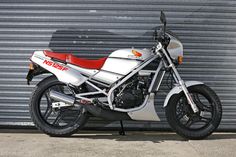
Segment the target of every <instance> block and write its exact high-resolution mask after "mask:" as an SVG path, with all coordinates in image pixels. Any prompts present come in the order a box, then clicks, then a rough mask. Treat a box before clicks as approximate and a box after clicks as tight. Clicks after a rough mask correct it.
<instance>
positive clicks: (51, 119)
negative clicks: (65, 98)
mask: <svg viewBox="0 0 236 157" xmlns="http://www.w3.org/2000/svg"><path fill="white" fill-rule="evenodd" d="M50 90H54V91H57V92H60V93H63V94H66V95H72V93H71V91H70V89H69V87H67V86H66V85H65V84H63V83H61V82H59V81H58V80H57V78H56V77H54V76H51V77H48V78H46V79H44V80H42V81H41V82H40V83H39V84H38V85H37V86H36V87H35V90H34V92H33V94H32V96H31V101H30V113H31V117H32V120H33V122H34V123H35V125H36V127H37V128H38V129H40V130H42V131H43V132H44V133H46V134H48V135H50V136H69V135H71V134H73V133H75V132H76V131H77V130H78V129H80V128H82V127H83V126H84V124H85V123H86V122H87V120H88V114H87V112H86V111H85V109H84V108H83V107H82V106H80V105H75V106H69V107H61V108H52V103H54V102H57V101H54V100H53V99H51V98H50V96H49V92H50Z"/></svg>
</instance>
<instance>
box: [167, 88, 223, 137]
mask: <svg viewBox="0 0 236 157" xmlns="http://www.w3.org/2000/svg"><path fill="white" fill-rule="evenodd" d="M188 91H189V93H190V95H191V97H192V99H193V101H194V102H195V104H196V105H197V107H198V109H199V112H197V113H194V112H193V110H192V108H191V107H190V105H189V104H188V101H187V98H186V96H185V94H184V93H183V92H181V93H179V94H176V95H173V96H172V97H171V99H170V100H169V102H168V105H167V107H166V118H167V121H168V123H169V125H170V126H171V128H172V129H173V130H174V131H175V132H176V133H177V134H179V135H180V136H182V137H184V138H187V139H194V140H198V139H203V138H205V137H207V136H209V135H210V134H212V132H214V131H215V130H216V129H217V127H218V126H219V124H220V121H221V116H222V106H221V102H220V99H219V97H218V96H217V95H216V94H215V92H214V91H213V90H212V89H211V88H209V87H208V86H206V85H195V86H191V87H188Z"/></svg>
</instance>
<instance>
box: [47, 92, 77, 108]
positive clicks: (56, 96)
mask: <svg viewBox="0 0 236 157" xmlns="http://www.w3.org/2000/svg"><path fill="white" fill-rule="evenodd" d="M49 96H50V98H52V99H53V100H56V101H61V102H64V103H65V104H68V105H71V106H72V105H74V104H75V97H72V96H69V95H66V94H63V93H60V92H57V91H54V90H51V91H50V92H49Z"/></svg>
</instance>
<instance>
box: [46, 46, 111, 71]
mask: <svg viewBox="0 0 236 157" xmlns="http://www.w3.org/2000/svg"><path fill="white" fill-rule="evenodd" d="M44 55H45V56H47V57H50V58H52V59H56V60H58V61H62V62H66V63H69V64H73V65H76V66H79V67H81V68H86V69H97V70H100V69H101V68H102V66H103V64H104V63H105V61H106V59H107V57H103V58H100V59H93V60H92V59H85V58H78V57H76V56H74V55H72V54H68V53H58V52H52V51H48V50H44Z"/></svg>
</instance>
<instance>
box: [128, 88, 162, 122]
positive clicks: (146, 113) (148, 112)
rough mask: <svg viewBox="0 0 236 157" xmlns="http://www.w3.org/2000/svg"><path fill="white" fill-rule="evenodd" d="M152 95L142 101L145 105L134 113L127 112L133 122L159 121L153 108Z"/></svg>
mask: <svg viewBox="0 0 236 157" xmlns="http://www.w3.org/2000/svg"><path fill="white" fill-rule="evenodd" d="M154 96H155V94H154V93H151V94H150V95H149V96H148V97H147V98H146V100H145V101H144V103H145V105H144V106H143V107H142V108H141V109H139V110H136V111H131V112H128V115H129V116H130V117H131V119H133V120H149V121H160V118H159V117H158V115H157V113H156V110H155V106H154Z"/></svg>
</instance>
